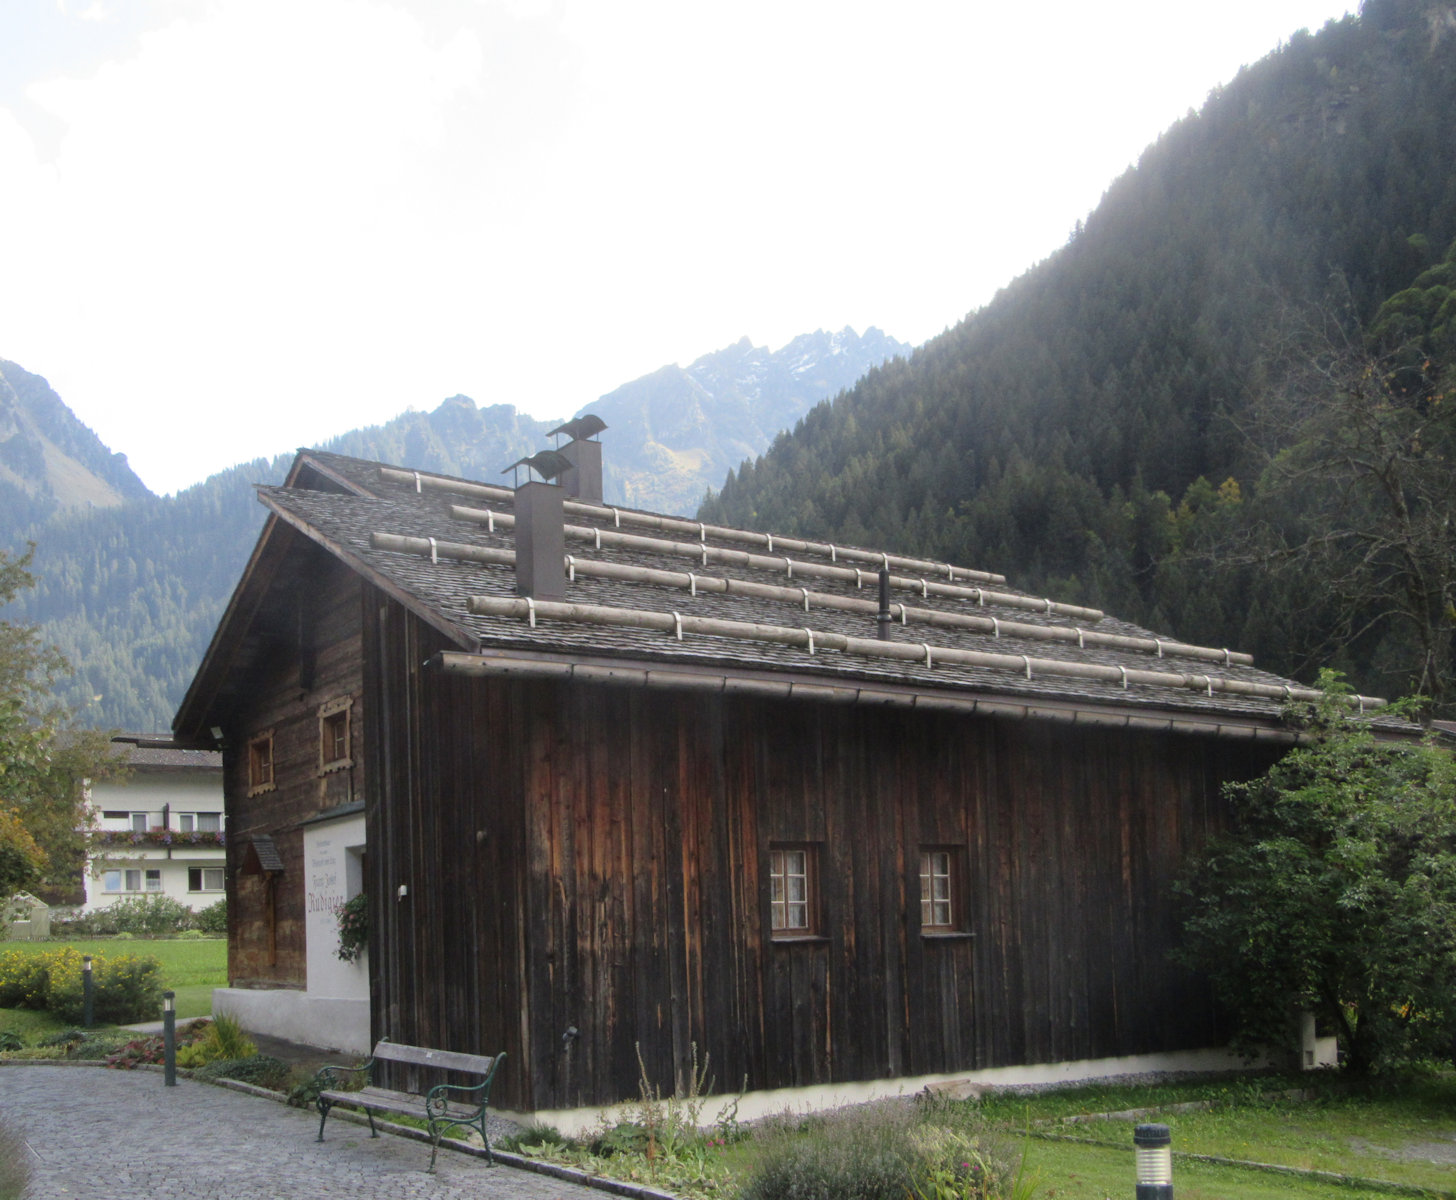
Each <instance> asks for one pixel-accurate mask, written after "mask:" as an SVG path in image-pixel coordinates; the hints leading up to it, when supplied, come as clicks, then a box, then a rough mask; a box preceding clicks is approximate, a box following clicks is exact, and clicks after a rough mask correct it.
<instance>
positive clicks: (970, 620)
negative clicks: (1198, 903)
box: [179, 451, 1410, 738]
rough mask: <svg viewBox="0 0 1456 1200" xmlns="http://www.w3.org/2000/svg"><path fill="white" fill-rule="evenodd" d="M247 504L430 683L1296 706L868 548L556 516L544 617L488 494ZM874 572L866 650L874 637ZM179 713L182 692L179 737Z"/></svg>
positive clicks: (293, 489)
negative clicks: (527, 590) (428, 631)
mask: <svg viewBox="0 0 1456 1200" xmlns="http://www.w3.org/2000/svg"><path fill="white" fill-rule="evenodd" d="M325 489H326V490H325ZM258 495H259V498H260V500H261V501H262V502H263V504H264V505H266V506H267V508H268V509H269V510H270V512H271V513H272V514H274V516H275V517H276V518H277V519H278V521H279V522H281V523H282V524H285V525H287V526H291V527H292V528H293V529H295V530H297V531H298V532H299V533H301V534H303V535H304V536H305V537H306V538H308V539H310V540H311V541H312V542H314V543H316V544H317V545H319V546H321V547H323V548H324V549H325V550H326V551H328V552H329V553H330V554H332V555H334V556H336V557H338V558H339V559H341V560H342V561H344V562H345V563H347V564H348V565H349V566H351V567H352V568H353V569H355V570H357V571H359V572H360V573H361V574H363V575H364V576H366V577H367V578H369V579H370V580H371V581H372V582H374V583H375V584H376V585H377V586H380V587H381V588H383V589H384V590H385V591H387V592H388V593H390V594H391V595H393V596H394V597H395V598H396V599H399V600H400V601H401V602H402V603H404V604H405V605H406V606H408V607H409V608H410V609H411V610H412V611H414V612H415V613H416V614H417V615H419V616H420V617H421V618H422V619H425V620H427V621H428V622H429V623H430V624H431V625H433V626H434V627H435V628H437V629H439V630H440V631H441V632H443V633H444V634H445V635H446V636H447V637H448V638H449V639H450V640H451V641H452V642H453V643H454V644H455V645H456V646H458V647H459V651H458V653H453V654H448V655H445V656H442V658H441V661H440V662H438V663H436V664H435V665H436V666H439V667H443V668H444V669H447V670H459V671H469V672H476V673H489V672H492V671H496V672H510V671H515V672H521V671H528V670H534V671H536V672H538V673H558V674H560V673H574V674H576V675H577V676H579V677H581V678H602V679H615V680H617V681H621V682H637V683H645V684H652V683H657V684H663V685H668V686H683V687H717V688H722V689H723V690H728V691H732V690H738V689H752V690H759V691H777V692H779V693H780V694H793V692H794V691H795V690H797V691H798V692H799V693H800V694H805V695H814V694H822V695H823V696H825V697H828V698H833V699H841V700H856V701H859V702H862V703H900V704H919V705H928V706H932V707H943V706H945V705H953V706H957V707H964V706H968V705H969V706H973V707H976V708H977V709H979V710H984V711H988V712H1006V713H1019V714H1020V715H1040V716H1049V717H1057V718H1060V719H1065V720H1089V719H1096V720H1098V721H1102V722H1107V721H1112V722H1115V723H1122V724H1130V725H1138V726H1153V725H1157V726H1162V727H1167V728H1175V729H1178V728H1184V729H1189V730H1194V729H1196V730H1200V731H1203V732H1210V731H1212V732H1218V733H1221V734H1225V735H1229V736H1240V737H1258V736H1273V737H1280V738H1287V737H1289V736H1290V734H1289V732H1288V728H1287V726H1286V725H1285V724H1284V722H1283V720H1282V716H1281V714H1282V713H1283V710H1284V708H1285V706H1286V705H1287V704H1288V703H1289V702H1290V700H1298V699H1309V698H1312V697H1313V696H1314V694H1315V693H1313V692H1312V691H1311V690H1310V689H1308V688H1307V687H1305V686H1303V685H1300V684H1298V683H1296V682H1294V681H1292V680H1289V679H1285V678H1282V677H1280V676H1277V675H1274V674H1271V673H1269V672H1266V671H1262V670H1260V669H1259V668H1258V667H1256V666H1255V665H1254V664H1253V662H1252V660H1251V659H1250V657H1249V656H1248V655H1244V654H1239V653H1237V652H1234V651H1230V650H1225V649H1223V648H1219V647H1196V646H1190V645H1187V644H1185V643H1182V642H1179V641H1178V640H1177V639H1174V638H1170V637H1167V636H1162V635H1158V634H1156V633H1153V632H1151V631H1148V630H1145V629H1142V628H1139V627H1137V626H1135V625H1132V624H1129V623H1127V622H1124V621H1120V620H1118V619H1116V618H1114V617H1111V616H1108V615H1106V614H1103V613H1100V612H1098V611H1096V610H1093V609H1088V608H1085V607H1082V606H1078V605H1072V604H1065V603H1060V602H1057V601H1056V600H1054V599H1049V598H1046V597H1041V596H1035V595H1031V594H1029V593H1025V592H1021V591H1018V590H1017V589H1015V588H1014V587H1012V586H1011V585H1009V584H1008V583H1007V582H1006V580H1005V579H1004V577H1002V576H1000V575H998V574H995V573H992V572H987V571H982V570H973V569H970V568H966V567H961V566H958V565H955V564H946V563H936V562H930V561H926V560H922V559H918V558H914V557H906V556H897V555H895V554H894V553H893V552H886V551H882V550H878V549H867V548H863V547H843V546H834V545H830V544H828V543H814V542H806V541H804V540H803V539H798V538H787V537H776V536H774V535H772V534H765V533H758V532H754V531H748V530H735V529H727V528H723V527H716V526H706V525H701V524H700V523H698V522H696V521H687V520H683V519H681V518H674V517H663V516H660V515H657V514H649V513H641V512H635V511H631V510H627V509H619V508H614V507H612V506H608V505H602V504H591V503H585V502H579V501H572V500H568V501H566V504H565V525H566V563H565V569H566V576H567V582H566V585H565V598H564V599H563V600H562V601H559V602H552V601H546V600H535V599H531V600H528V599H525V598H522V597H520V596H518V594H517V587H516V576H515V570H514V561H515V549H516V530H515V506H514V503H513V501H514V493H513V491H512V490H511V489H510V488H504V487H499V486H494V485H491V484H481V483H475V482H472V481H469V480H462V479H454V478H450V477H446V476H440V475H434V474H429V473H421V472H415V471H410V470H404V469H400V468H395V467H390V466H388V465H387V464H381V463H375V462H368V461H364V460H360V459H353V458H348V457H345V456H342V455H336V454H328V453H323V452H318V451H302V452H300V455H299V458H298V460H297V461H296V462H295V465H294V468H293V470H292V471H291V472H290V475H289V479H288V481H287V482H286V483H285V484H284V485H283V486H281V487H261V488H259V489H258ZM271 528H272V526H271V525H270V529H271ZM268 537H269V532H268V531H266V530H265V533H264V539H263V540H264V541H265V542H266V541H267V539H268ZM260 550H261V547H260ZM258 560H259V554H256V553H255V555H254V563H253V564H250V568H249V571H250V574H252V573H253V571H254V569H255V567H256V565H257V563H258ZM882 567H885V568H887V569H888V572H889V581H890V589H889V611H890V617H891V620H890V622H889V623H888V629H887V634H888V637H887V640H879V639H878V638H877V627H878V626H879V624H880V622H878V621H877V614H878V611H879V605H878V603H877V584H878V575H879V571H880V569H881V568H882ZM248 584H249V577H248V576H245V577H244V581H243V583H242V584H240V586H239V595H237V596H235V597H234V600H233V603H232V605H231V606H230V608H229V611H228V614H227V615H226V616H225V618H224V622H223V627H222V628H220V630H219V633H218V637H217V639H215V640H214V645H213V648H212V649H211V650H209V653H208V658H207V659H206V660H205V661H204V664H203V668H202V671H201V672H200V673H199V681H200V680H202V679H203V677H204V676H206V675H207V673H208V672H209V670H212V671H217V670H220V669H223V664H224V662H225V656H221V655H219V654H218V646H219V641H220V640H222V639H225V638H226V637H227V636H228V635H227V632H226V631H227V626H228V624H229V621H230V619H232V618H233V617H234V613H235V612H237V613H242V612H244V611H246V609H247V605H246V603H243V600H244V599H245V597H243V596H242V594H243V593H244V592H245V591H246V589H247V587H248ZM196 693H198V683H194V686H193V692H190V693H189V697H188V701H186V702H184V706H183V713H180V714H179V722H183V717H184V714H185V713H186V712H187V710H188V707H189V705H192V706H194V707H195V706H196V704H197V703H199V702H201V701H200V696H199V695H196ZM1354 703H1355V704H1356V706H1357V707H1360V708H1361V709H1362V710H1363V709H1365V708H1370V707H1374V706H1375V705H1378V703H1379V701H1378V700H1374V699H1372V698H1359V697H1357V698H1355V699H1354ZM1375 719H1376V720H1377V721H1378V722H1379V723H1380V724H1382V725H1389V726H1390V728H1391V729H1392V731H1395V729H1396V728H1397V727H1399V728H1400V729H1401V730H1402V731H1409V729H1410V727H1409V726H1408V725H1407V724H1406V723H1405V722H1403V721H1396V720H1394V719H1392V718H1388V717H1381V718H1375ZM194 723H196V722H195V719H194ZM180 729H181V725H180V724H179V731H180Z"/></svg>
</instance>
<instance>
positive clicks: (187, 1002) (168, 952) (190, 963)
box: [0, 937, 227, 1028]
mask: <svg viewBox="0 0 1456 1200" xmlns="http://www.w3.org/2000/svg"><path fill="white" fill-rule="evenodd" d="M62 946H74V947H75V948H76V950H78V951H79V952H80V953H82V954H92V955H102V956H104V957H107V958H115V957H118V956H119V955H122V954H135V955H141V956H145V955H151V956H153V957H155V958H156V959H158V960H159V961H160V962H161V964H162V987H163V988H165V989H171V990H172V991H174V992H176V993H177V1015H178V1016H179V1017H183V1018H186V1017H206V1016H210V1015H211V1014H212V989H213V988H215V987H226V986H227V939H226V938H220V937H217V938H120V939H119V938H93V939H89V940H85V941H81V940H77V941H71V942H58V941H50V942H0V948H3V949H5V950H20V951H22V952H26V951H29V952H34V953H41V952H43V951H47V950H56V949H59V948H60V947H62ZM11 1015H12V1012H11V1010H0V1028H8V1027H11V1026H10V1023H9V1020H8V1018H9V1017H10V1016H11ZM161 1016H162V1014H161V1013H160V1012H159V1013H158V1014H157V1019H158V1020H160V1019H161Z"/></svg>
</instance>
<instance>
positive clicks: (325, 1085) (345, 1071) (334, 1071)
mask: <svg viewBox="0 0 1456 1200" xmlns="http://www.w3.org/2000/svg"><path fill="white" fill-rule="evenodd" d="M373 1070H374V1060H373V1059H372V1058H371V1059H370V1060H369V1061H368V1062H366V1063H363V1064H361V1065H360V1066H357V1067H335V1066H328V1067H320V1068H319V1069H318V1071H317V1073H316V1074H315V1075H314V1077H313V1083H314V1087H316V1088H317V1089H318V1090H319V1091H321V1092H322V1091H325V1090H327V1089H330V1088H335V1087H339V1086H341V1085H343V1084H347V1083H351V1082H353V1081H352V1079H351V1078H349V1077H350V1076H357V1075H362V1076H363V1077H364V1085H365V1086H367V1085H368V1084H369V1082H370V1077H371V1072H373Z"/></svg>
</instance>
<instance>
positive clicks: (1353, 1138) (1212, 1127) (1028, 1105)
mask: <svg viewBox="0 0 1456 1200" xmlns="http://www.w3.org/2000/svg"><path fill="white" fill-rule="evenodd" d="M1292 1088H1301V1089H1305V1090H1307V1091H1309V1092H1311V1093H1312V1095H1311V1096H1310V1098H1308V1099H1303V1100H1292V1099H1277V1098H1266V1097H1269V1096H1270V1095H1271V1094H1272V1093H1276V1092H1280V1091H1286V1090H1289V1089H1292ZM1196 1100H1210V1101H1214V1102H1215V1103H1216V1105H1217V1106H1216V1107H1214V1108H1211V1109H1208V1110H1206V1111H1196V1112H1169V1111H1160V1110H1161V1109H1166V1108H1167V1107H1169V1106H1172V1105H1175V1104H1179V1103H1183V1102H1187V1101H1196ZM1129 1108H1148V1109H1151V1110H1152V1111H1151V1112H1149V1113H1148V1114H1147V1115H1146V1116H1139V1117H1138V1118H1136V1120H1135V1121H1134V1120H1097V1121H1091V1122H1087V1123H1078V1124H1075V1125H1064V1124H1059V1123H1057V1124H1049V1125H1048V1124H1031V1123H1035V1122H1047V1121H1053V1122H1054V1121H1055V1120H1056V1119H1057V1118H1059V1117H1065V1116H1070V1115H1073V1114H1076V1113H1079V1112H1080V1113H1086V1112H1111V1111H1119V1110H1123V1109H1129ZM982 1113H983V1115H984V1116H987V1117H989V1118H990V1119H992V1120H993V1121H996V1122H997V1123H1001V1124H1003V1125H1010V1126H1014V1127H1019V1128H1021V1129H1022V1130H1025V1129H1027V1128H1028V1127H1030V1128H1033V1129H1035V1130H1036V1132H1037V1134H1038V1136H1035V1137H1032V1138H1029V1139H1028V1145H1029V1147H1030V1154H1031V1161H1032V1162H1033V1164H1035V1165H1036V1166H1037V1167H1038V1168H1039V1169H1040V1171H1041V1174H1042V1178H1043V1181H1044V1186H1043V1189H1042V1191H1041V1193H1040V1194H1041V1195H1043V1196H1048V1197H1051V1196H1055V1197H1057V1198H1058V1200H1104V1197H1107V1196H1115V1195H1119V1194H1126V1193H1128V1192H1129V1191H1130V1190H1131V1189H1130V1184H1129V1181H1130V1180H1131V1179H1132V1178H1133V1169H1134V1168H1133V1155H1132V1149H1131V1143H1132V1127H1133V1125H1134V1124H1135V1123H1136V1122H1137V1121H1159V1122H1162V1123H1163V1124H1166V1125H1167V1126H1168V1127H1169V1129H1170V1130H1171V1132H1172V1135H1173V1149H1174V1152H1175V1157H1174V1165H1173V1175H1174V1183H1175V1187H1176V1191H1177V1195H1178V1196H1179V1198H1180V1200H1202V1198H1204V1197H1207V1198H1208V1200H1214V1198H1216V1197H1217V1198H1222V1197H1227V1196H1238V1197H1240V1200H1257V1198H1259V1197H1264V1196H1269V1197H1274V1196H1279V1197H1299V1196H1339V1197H1350V1198H1353V1197H1359V1196H1386V1195H1390V1194H1391V1193H1390V1192H1389V1191H1386V1190H1382V1189H1379V1188H1374V1187H1370V1186H1362V1185H1359V1184H1355V1185H1346V1186H1339V1185H1336V1184H1334V1183H1333V1182H1331V1181H1323V1180H1311V1179H1300V1178H1297V1177H1294V1176H1288V1175H1279V1174H1272V1173H1268V1172H1261V1171H1256V1170H1253V1169H1250V1168H1247V1167H1239V1166H1233V1165H1223V1164H1206V1163H1199V1162H1195V1161H1191V1160H1189V1159H1186V1158H1181V1157H1179V1155H1181V1154H1203V1155H1209V1156H1214V1157H1219V1158H1226V1159H1236V1160H1242V1161H1248V1162H1259V1163H1266V1164H1271V1165H1276V1166H1283V1167H1291V1168H1296V1169H1299V1170H1311V1171H1328V1172H1333V1173H1335V1174H1340V1175H1347V1176H1353V1177H1357V1178H1359V1179H1365V1180H1381V1181H1386V1182H1390V1183H1396V1184H1404V1185H1407V1186H1412V1187H1428V1188H1432V1189H1436V1190H1438V1191H1452V1190H1456V1172H1453V1169H1452V1166H1451V1164H1450V1163H1449V1162H1446V1163H1434V1162H1429V1161H1421V1156H1420V1155H1419V1154H1418V1153H1411V1152H1410V1148H1411V1147H1414V1146H1419V1145H1420V1144H1421V1143H1432V1142H1441V1143H1443V1144H1445V1145H1449V1144H1450V1142H1451V1140H1452V1139H1453V1136H1456V1073H1452V1072H1449V1071H1448V1072H1445V1073H1443V1074H1439V1075H1436V1074H1432V1075H1412V1076H1408V1077H1406V1078H1404V1079H1401V1080H1398V1081H1384V1082H1383V1083H1378V1084H1371V1085H1364V1086H1361V1085H1354V1084H1350V1083H1348V1082H1347V1081H1344V1080H1341V1079H1339V1078H1338V1077H1330V1076H1320V1077H1310V1076H1295V1077H1283V1078H1280V1077H1269V1078H1264V1079H1245V1080H1235V1081H1228V1080H1206V1081H1192V1082H1181V1083H1172V1084H1168V1085H1163V1086H1160V1087H1156V1088H1148V1087H1141V1088H1118V1087H1111V1088H1109V1087H1104V1088H1068V1089H1062V1090H1059V1091H1056V1092H1049V1093H1044V1094H1042V1095H1039V1096H1034V1097H1026V1098H1021V1099H1019V1100H1018V1099H1017V1098H1015V1097H1013V1096H998V1097H988V1098H987V1100H986V1101H985V1102H984V1103H983V1105H982ZM1058 1138H1063V1139H1068V1140H1044V1139H1058ZM1070 1139H1091V1140H1096V1141H1102V1142H1106V1143H1110V1144H1111V1146H1115V1147H1117V1148H1116V1149H1113V1148H1104V1147H1102V1146H1092V1145H1083V1144H1078V1142H1076V1141H1073V1140H1070ZM1049 1180H1055V1183H1047V1182H1046V1181H1049Z"/></svg>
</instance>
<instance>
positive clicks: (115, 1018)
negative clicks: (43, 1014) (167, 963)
mask: <svg viewBox="0 0 1456 1200" xmlns="http://www.w3.org/2000/svg"><path fill="white" fill-rule="evenodd" d="M91 982H92V1008H93V1016H94V1018H95V1019H96V1020H97V1021H99V1022H103V1023H109V1024H127V1023H129V1022H133V1021H147V1020H152V1019H154V1018H155V1017H156V1016H157V1015H158V1014H159V1013H160V1012H161V1009H162V964H161V963H160V962H159V961H158V960H157V959H156V958H154V957H151V956H150V955H147V956H141V957H139V956H137V955H134V954H123V955H120V956H117V957H108V956H103V955H99V954H98V955H95V956H93V958H92V961H91ZM84 988H85V983H84V973H83V970H82V959H81V953H80V951H78V950H76V949H75V948H73V947H70V946H66V947H63V948H61V949H59V950H49V951H44V952H42V953H39V954H37V953H33V952H30V951H21V950H9V951H4V952H0V1008H32V1009H46V1010H48V1011H49V1012H51V1013H53V1014H54V1015H55V1016H57V1017H59V1018H60V1019H61V1020H63V1021H68V1022H72V1023H79V1022H80V1021H81V1020H82V1019H83V1018H84V1016H85V990H84Z"/></svg>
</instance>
